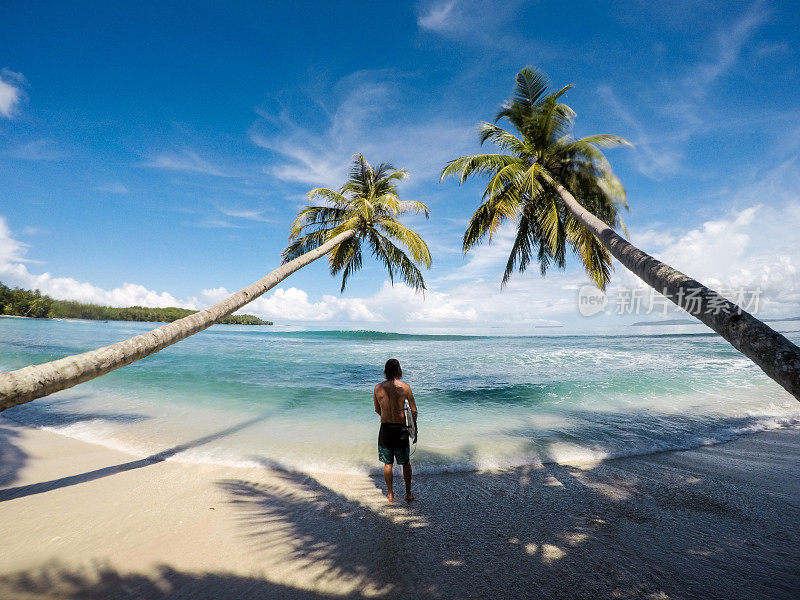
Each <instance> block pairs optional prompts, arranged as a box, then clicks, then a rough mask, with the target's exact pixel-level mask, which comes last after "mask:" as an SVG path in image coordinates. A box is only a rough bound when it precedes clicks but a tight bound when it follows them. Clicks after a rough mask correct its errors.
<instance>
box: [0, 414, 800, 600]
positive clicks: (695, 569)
mask: <svg viewBox="0 0 800 600" xmlns="http://www.w3.org/2000/svg"><path fill="white" fill-rule="evenodd" d="M0 448H2V449H3V450H2V465H3V467H2V472H0V527H2V528H3V530H5V531H10V532H13V534H12V535H10V536H7V537H5V539H4V541H3V543H2V546H0V565H1V566H0V596H2V597H9V598H78V597H80V598H106V597H115V598H137V599H138V598H169V597H173V596H180V597H192V598H194V597H197V598H218V597H247V598H253V597H255V598H261V597H263V598H309V599H318V598H331V597H340V596H343V595H344V596H347V597H357V598H360V597H397V595H399V594H407V593H411V594H413V595H414V597H420V598H450V597H459V598H486V597H507V598H538V597H544V596H545V595H547V596H551V597H555V598H659V599H663V598H669V599H671V600H672V599H676V598H702V597H723V598H743V599H744V598H747V599H748V600H749V599H751V598H753V597H759V596H763V597H770V598H790V597H792V595H793V593H794V592H795V591H796V589H797V588H798V586H800V533H798V532H799V531H800V502H798V498H800V466H798V465H800V461H798V459H800V429H798V428H786V429H773V430H768V431H763V432H758V433H753V434H748V435H742V436H740V437H739V438H737V439H735V440H732V441H730V442H725V443H720V444H715V445H712V446H701V447H700V448H696V449H692V450H670V451H665V452H660V453H657V454H649V455H644V456H634V457H622V458H615V459H609V460H605V461H601V462H600V463H598V464H596V465H585V466H583V467H582V468H576V467H571V466H567V465H559V464H557V463H552V464H544V465H541V466H528V467H515V468H509V469H503V470H500V471H496V472H468V473H441V474H435V475H420V476H418V477H416V478H415V493H416V494H417V496H418V498H419V500H417V501H416V502H414V503H412V504H410V505H409V504H406V503H404V502H396V503H395V504H394V505H389V504H388V503H387V502H386V500H385V497H384V496H383V492H382V490H381V487H382V482H381V481H380V479H379V478H378V477H375V476H371V475H370V476H367V475H334V474H329V475H326V474H315V475H313V476H311V475H305V474H301V473H291V472H285V471H280V470H277V469H275V468H273V467H272V466H271V465H269V464H267V463H266V461H265V464H264V465H263V467H261V468H234V467H224V466H219V465H203V464H190V463H180V462H176V461H169V460H157V459H153V458H151V459H141V458H138V457H135V456H131V455H129V454H126V453H124V452H120V451H116V450H111V449H108V448H106V447H103V446H99V445H96V444H91V443H88V442H83V441H79V440H75V439H72V438H69V437H66V436H63V435H60V434H57V433H55V432H51V431H46V430H41V429H35V428H31V427H28V426H24V425H19V424H16V423H15V422H13V421H10V420H9V419H0ZM399 481H400V478H399V477H398V476H397V475H396V477H395V490H396V491H397V489H399V488H398V485H399ZM11 490H16V493H17V495H16V496H15V495H14V494H13V493H9V492H10V491H11ZM4 491H5V492H6V493H5V494H3V492H4ZM498 590H502V594H500V593H499V592H498Z"/></svg>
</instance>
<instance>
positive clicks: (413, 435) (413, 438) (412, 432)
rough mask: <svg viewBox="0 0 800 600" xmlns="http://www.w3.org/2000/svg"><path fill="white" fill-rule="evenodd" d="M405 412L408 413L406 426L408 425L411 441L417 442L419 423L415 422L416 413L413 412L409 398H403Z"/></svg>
mask: <svg viewBox="0 0 800 600" xmlns="http://www.w3.org/2000/svg"><path fill="white" fill-rule="evenodd" d="M403 412H405V413H406V427H408V437H409V441H411V442H413V443H414V444H416V443H417V424H416V423H415V422H414V415H412V414H411V406H410V405H409V404H408V398H406V399H405V400H403Z"/></svg>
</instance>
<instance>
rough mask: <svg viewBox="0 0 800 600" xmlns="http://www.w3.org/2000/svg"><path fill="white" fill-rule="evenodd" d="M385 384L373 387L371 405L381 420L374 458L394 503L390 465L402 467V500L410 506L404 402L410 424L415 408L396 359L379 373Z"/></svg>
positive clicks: (389, 497)
mask: <svg viewBox="0 0 800 600" xmlns="http://www.w3.org/2000/svg"><path fill="white" fill-rule="evenodd" d="M383 374H384V375H385V376H386V381H384V382H382V383H379V384H378V385H376V386H375V391H374V393H373V394H372V400H373V402H374V403H375V412H376V413H378V415H379V416H380V418H381V429H380V432H379V433H378V458H379V459H380V461H381V462H382V463H383V478H384V479H385V480H386V489H387V491H388V494H387V498H388V500H389V502H393V501H394V492H393V490H392V464H393V463H394V460H395V459H397V464H398V465H403V479H404V480H405V482H406V500H407V501H408V502H411V501H412V500H413V499H414V494H412V493H411V462H410V461H409V457H408V445H409V443H408V437H407V436H403V435H402V434H403V427H404V426H405V422H406V421H405V414H404V412H403V405H404V401H405V400H408V404H409V406H410V407H411V414H412V415H413V417H414V421H416V420H417V404H416V403H415V402H414V394H412V393H411V386H409V385H408V384H407V383H405V382H403V381H400V378H401V377H402V376H403V370H402V369H401V368H400V363H399V362H398V360H397V359H396V358H390V359H389V360H387V361H386V366H385V367H384V369H383Z"/></svg>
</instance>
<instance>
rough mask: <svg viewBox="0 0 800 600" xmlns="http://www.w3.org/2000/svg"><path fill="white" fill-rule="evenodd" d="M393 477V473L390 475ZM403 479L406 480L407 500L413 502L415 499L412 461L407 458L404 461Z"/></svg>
mask: <svg viewBox="0 0 800 600" xmlns="http://www.w3.org/2000/svg"><path fill="white" fill-rule="evenodd" d="M390 477H391V475H390ZM403 479H404V480H405V482H406V500H408V501H409V502H411V501H412V500H413V499H414V494H412V493H411V461H410V460H407V461H406V462H404V463H403Z"/></svg>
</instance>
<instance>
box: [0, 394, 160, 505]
mask: <svg viewBox="0 0 800 600" xmlns="http://www.w3.org/2000/svg"><path fill="white" fill-rule="evenodd" d="M18 413H20V414H18ZM146 418H147V417H145V416H144V415H139V414H135V413H111V412H72V411H69V412H68V411H62V410H58V408H56V407H54V406H52V405H48V404H44V405H26V406H23V407H19V408H14V409H10V410H9V411H7V412H6V413H4V414H3V417H2V418H0V435H2V440H3V443H2V444H0V486H7V485H11V484H13V483H14V482H15V481H16V480H17V475H18V473H19V471H20V469H22V467H24V466H25V464H26V462H27V460H28V458H29V457H28V455H27V454H26V453H25V451H24V450H22V448H21V447H20V446H19V445H18V438H19V437H20V430H19V429H18V427H17V426H18V425H32V426H34V427H55V426H59V425H72V424H74V423H82V422H85V421H98V420H99V421H113V422H115V423H134V422H137V421H142V420H144V419H146ZM1 493H2V491H1V490H0V494H1ZM0 498H2V496H0Z"/></svg>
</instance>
